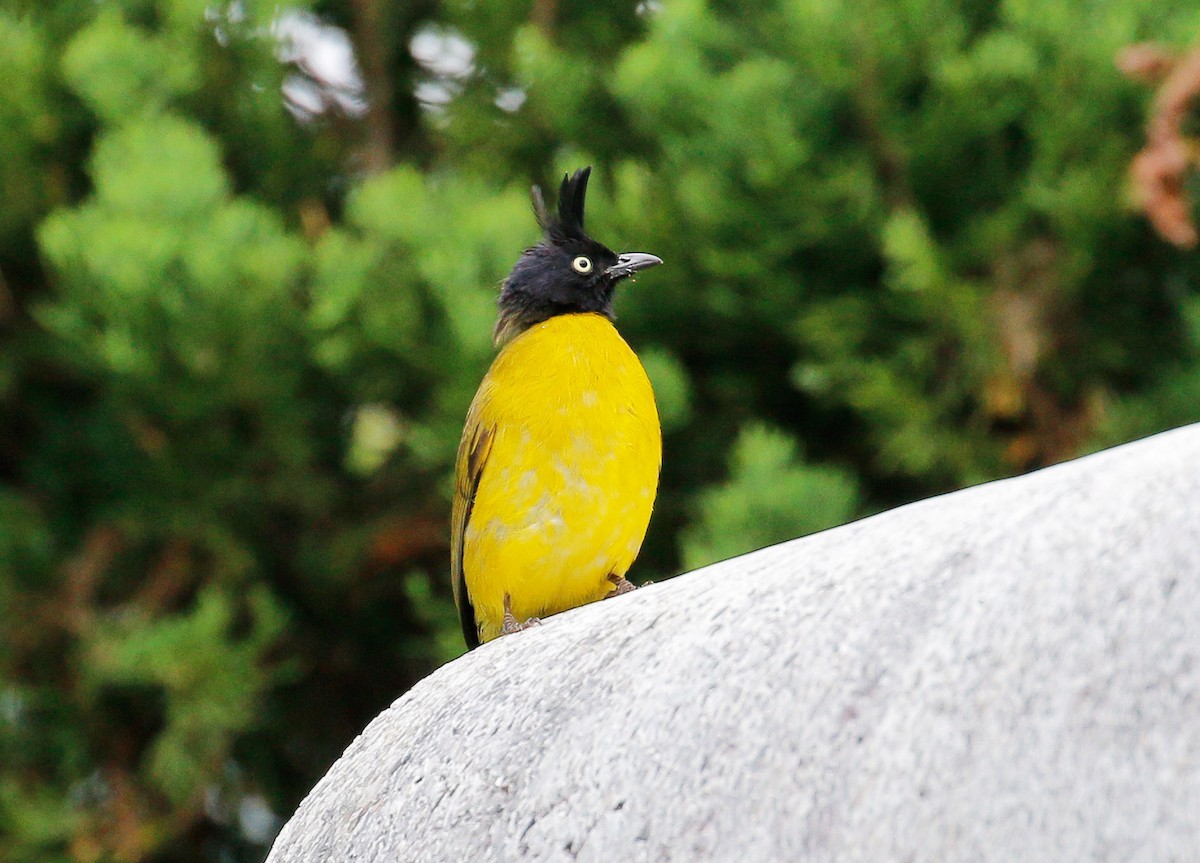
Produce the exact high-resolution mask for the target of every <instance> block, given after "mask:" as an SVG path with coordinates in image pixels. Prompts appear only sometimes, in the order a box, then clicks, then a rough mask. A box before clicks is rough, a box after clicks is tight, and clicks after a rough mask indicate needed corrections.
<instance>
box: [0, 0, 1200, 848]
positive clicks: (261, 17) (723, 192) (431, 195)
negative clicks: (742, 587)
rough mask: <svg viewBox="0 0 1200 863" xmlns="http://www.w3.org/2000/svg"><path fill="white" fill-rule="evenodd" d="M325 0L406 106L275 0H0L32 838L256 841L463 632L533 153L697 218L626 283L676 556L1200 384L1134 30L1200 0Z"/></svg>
mask: <svg viewBox="0 0 1200 863" xmlns="http://www.w3.org/2000/svg"><path fill="white" fill-rule="evenodd" d="M302 5H303V4H302ZM310 5H311V8H313V9H315V10H317V11H319V12H320V13H321V14H322V15H324V16H327V17H328V19H329V20H331V21H333V22H335V23H337V24H340V25H342V26H344V27H346V28H347V29H348V30H349V31H350V32H351V34H352V35H353V37H354V39H355V42H356V48H357V50H358V56H359V58H360V66H361V69H362V71H363V73H364V75H365V76H366V77H367V79H368V80H367V92H368V95H369V96H370V97H371V98H372V99H373V100H374V101H373V103H372V108H371V110H370V111H369V112H368V113H367V115H366V116H364V117H358V116H352V115H343V114H339V113H338V112H337V111H336V110H331V111H326V112H325V113H323V114H322V115H321V116H320V117H318V118H316V119H315V120H313V121H311V122H307V123H301V122H298V121H296V120H295V119H294V118H293V117H292V116H291V115H289V113H288V112H287V111H285V110H284V107H283V103H282V100H281V98H280V88H281V85H282V83H283V81H284V79H285V77H287V76H294V78H293V80H292V83H293V84H295V83H296V80H297V79H300V80H306V79H305V77H304V76H305V75H306V74H307V73H306V72H305V70H304V69H302V68H300V67H299V66H296V65H288V64H285V63H282V62H280V60H279V59H278V52H277V46H276V44H275V42H274V37H273V36H272V24H273V20H272V16H275V15H276V14H277V9H276V4H274V3H262V2H240V3H236V4H228V3H223V2H218V3H214V2H212V0H119V2H115V0H114V2H107V3H99V4H98V3H95V2H92V0H63V2H55V3H43V2H32V0H10V2H8V3H7V4H5V6H4V9H2V10H0V56H2V57H3V58H4V62H3V63H2V64H0V88H2V89H3V92H4V98H3V99H0V128H2V129H3V130H4V132H3V134H2V135H0V417H3V421H2V422H0V620H3V621H4V625H3V626H0V765H3V767H2V768H0V859H4V860H14V861H54V860H63V861H68V860H70V861H96V860H110V859H112V860H126V861H137V860H156V861H191V860H255V859H260V858H261V857H262V855H263V854H264V852H265V848H264V846H263V842H264V841H265V837H264V833H263V830H262V829H257V830H255V829H250V828H249V827H247V826H246V824H244V823H242V822H240V821H239V819H238V818H237V817H236V814H235V813H237V812H238V810H239V808H240V807H242V805H243V804H246V805H247V806H250V804H254V805H258V803H259V802H261V801H266V804H267V805H268V806H269V808H270V809H271V810H272V811H274V812H275V813H276V814H277V815H280V816H282V815H286V814H287V813H288V812H290V811H291V810H292V808H293V807H294V806H295V805H296V803H297V802H298V800H299V799H300V797H301V796H302V795H303V794H304V793H305V792H306V791H307V790H308V789H309V788H310V787H311V785H312V783H313V782H315V781H316V779H317V778H318V777H319V776H320V775H321V774H322V773H323V772H324V770H325V769H326V768H327V767H328V765H329V763H330V762H331V761H332V759H333V758H335V757H336V756H337V755H338V754H339V753H340V752H341V751H342V749H343V748H344V747H345V745H346V744H347V743H348V742H349V741H350V740H351V739H352V737H353V736H354V734H356V733H357V732H358V731H359V730H360V729H361V727H362V726H363V725H364V724H365V723H366V721H367V720H368V719H370V718H371V717H372V716H373V715H375V714H376V713H377V712H378V711H379V710H380V709H382V708H383V707H384V706H385V705H386V704H388V703H389V702H391V701H392V700H393V699H395V698H396V697H397V696H398V695H399V694H400V693H401V692H403V691H404V689H405V688H407V687H408V686H409V685H411V684H412V683H413V682H414V681H415V680H417V679H418V678H419V677H421V676H422V675H424V674H425V673H427V672H428V671H429V670H431V669H432V668H433V667H435V666H436V665H437V664H438V663H440V662H443V661H446V660H448V659H450V658H452V657H454V656H455V655H457V654H458V653H459V652H461V650H462V644H461V639H460V636H459V634H458V632H457V629H458V626H457V618H456V614H455V612H454V610H453V607H452V604H451V602H450V598H449V591H448V585H447V583H446V578H445V572H446V568H447V520H448V511H449V501H450V489H451V473H452V465H453V458H454V453H455V448H456V446H457V443H458V436H459V433H460V430H461V423H462V419H463V416H464V414H465V411H466V408H467V405H468V403H469V401H470V398H471V396H472V394H473V392H474V389H475V387H476V385H477V383H478V381H479V378H480V376H481V375H482V374H483V372H484V370H485V369H486V367H487V364H488V362H489V361H490V359H491V356H492V347H491V339H490V336H491V327H492V323H493V319H494V312H495V307H494V300H495V293H496V288H497V286H498V284H499V282H500V280H501V279H502V278H503V277H504V275H505V273H506V272H507V270H508V269H509V267H510V266H511V264H512V262H513V261H514V260H515V259H516V257H517V255H518V254H519V252H520V250H521V249H522V248H523V247H524V246H526V245H528V244H530V243H532V242H534V241H536V239H537V229H536V227H535V225H534V222H533V219H532V217H531V214H530V208H529V203H528V186H529V183H530V182H531V181H538V182H540V183H542V184H543V185H544V186H549V187H551V188H553V186H554V185H555V184H556V181H557V178H558V177H559V176H561V172H563V171H565V170H570V169H574V168H576V167H579V166H580V165H582V164H587V163H595V165H596V172H595V175H594V180H593V183H592V190H591V192H590V208H589V214H588V224H589V228H590V229H591V230H592V231H593V233H594V234H595V235H596V236H597V237H598V238H600V239H601V240H603V241H604V242H606V243H608V244H609V245H611V246H613V247H614V248H619V249H621V250H638V251H647V252H653V253H655V254H658V255H660V256H661V257H662V258H663V259H664V260H665V262H666V263H665V265H664V266H663V267H660V268H656V269H655V270H654V271H653V272H652V273H650V274H647V275H646V276H645V277H644V278H643V279H642V280H640V281H639V282H638V283H637V284H629V285H623V286H622V289H621V291H620V293H619V296H618V299H617V311H618V314H619V326H620V327H621V329H622V332H623V333H624V334H625V335H626V336H627V337H628V338H629V340H630V341H631V343H633V345H634V346H635V348H636V349H637V350H638V352H639V354H640V355H641V356H642V358H643V360H644V363H645V365H646V368H647V371H648V373H649V375H650V377H651V379H652V381H653V383H654V386H655V390H656V393H657V397H658V403H659V409H660V414H661V417H662V420H663V427H664V431H665V459H664V469H663V476H662V482H661V488H660V495H659V500H658V503H657V506H656V511H655V519H654V522H653V523H652V525H651V531H650V535H649V536H648V538H647V542H646V545H645V547H644V549H643V552H642V555H641V557H640V558H639V561H638V564H637V566H636V568H635V570H634V576H635V577H636V578H644V577H664V576H670V575H672V574H675V573H677V572H679V571H680V570H681V569H684V568H690V567H693V566H698V565H701V564H704V563H707V562H710V561H713V560H717V559H720V558H723V557H728V556H731V555H734V554H738V553H742V552H745V551H749V550H750V549H752V548H755V547H758V546H761V545H765V544H768V543H773V542H777V541H780V540H784V539H788V538H790V537H793V536H797V535H800V534H803V533H807V532H810V531H814V530H819V529H822V528H824V527H827V526H829V525H832V524H835V523H838V522H841V521H844V520H846V519H849V518H853V517H856V516H860V515H863V514H865V513H867V512H871V511H875V510H878V509H881V508H884V507H887V506H891V505H895V504H898V503H901V502H904V501H906V500H910V499H914V498H918V497H921V496H926V495H930V494H934V493H938V492H941V491H944V490H947V489H949V488H952V487H955V486H958V485H962V484H965V483H970V482H977V481H981V480H986V479H989V478H993V477H997V476H1002V475H1006V474H1010V473H1014V472H1018V471H1021V470H1025V469H1028V468H1032V467H1036V466H1039V465H1042V464H1046V463H1050V462H1053V461H1056V460H1059V459H1063V458H1067V457H1070V456H1072V455H1075V454H1078V453H1081V452H1085V451H1087V450H1089V449H1093V448H1096V447H1098V446H1100V445H1105V444H1110V443H1115V442H1118V441H1121V440H1125V439H1128V438H1130V437H1134V436H1140V435H1144V434H1149V433H1152V432H1154V431H1156V430H1158V429H1161V428H1164V427H1168V426H1172V425H1178V424H1182V423H1185V422H1190V421H1195V420H1197V419H1200V408H1198V407H1197V405H1200V312H1198V311H1197V310H1198V309H1200V299H1198V295H1197V291H1196V285H1197V284H1200V261H1198V259H1197V258H1196V256H1195V254H1194V253H1193V254H1184V253H1180V252H1178V251H1176V250H1173V249H1171V248H1168V247H1167V246H1165V245H1164V244H1163V243H1162V242H1161V241H1159V240H1158V239H1156V238H1155V237H1154V236H1153V235H1152V234H1151V233H1150V231H1149V229H1148V228H1147V226H1146V225H1145V223H1144V220H1143V219H1142V218H1141V217H1140V216H1139V215H1138V214H1137V213H1135V212H1134V211H1133V208H1132V206H1131V204H1130V196H1129V194H1128V193H1127V191H1126V188H1125V187H1126V176H1127V170H1128V165H1129V161H1130V159H1131V158H1132V156H1133V154H1134V153H1135V152H1136V151H1137V150H1138V149H1139V148H1140V147H1141V145H1142V134H1143V133H1142V129H1143V126H1144V123H1145V117H1146V105H1147V104H1148V103H1149V99H1150V94H1149V92H1148V91H1146V90H1143V89H1140V88H1139V87H1138V86H1137V85H1134V84H1132V83H1130V82H1128V81H1126V80H1124V79H1122V78H1121V77H1120V75H1119V74H1118V72H1117V71H1116V69H1115V67H1114V64H1113V58H1114V55H1115V53H1116V52H1117V51H1118V50H1119V49H1120V48H1122V47H1123V46H1125V45H1128V44H1131V43H1134V42H1138V41H1142V40H1147V39H1153V40H1160V41H1163V42H1165V43H1167V44H1172V45H1178V46H1184V45H1187V44H1189V43H1191V42H1193V41H1194V40H1195V36H1196V27H1197V25H1198V24H1200V19H1197V16H1196V13H1195V8H1194V4H1191V3H1188V2H1185V0H1122V2H1109V3H1095V2H1091V0H1045V2H1041V0H1040V2H1037V3H1033V2H1030V0H1004V2H1001V3H980V2H977V0H886V2H885V0H873V2H871V3H869V4H867V5H865V6H864V5H863V4H852V3H849V2H846V0H787V2H775V0H762V2H754V3H750V4H731V3H715V2H705V0H665V2H662V3H645V4H635V3H633V2H626V0H622V2H603V3H596V2H583V0H562V2H557V3H555V2H543V0H535V2H534V3H533V4H529V3H518V2H515V0H497V2H490V3H486V4H481V3H476V2H465V0H452V2H448V3H445V4H440V5H439V4H433V3H431V2H428V0H422V2H417V3H412V4H388V3H385V2H383V0H362V2H355V3H350V2H348V0H318V2H314V3H312V4H310ZM372 16H376V17H372ZM276 23H277V22H276ZM418 35H424V36H431V37H435V38H441V39H455V38H460V39H462V40H465V42H467V43H469V44H470V46H471V48H472V49H473V51H474V53H473V57H472V60H471V62H470V63H468V64H462V65H461V68H457V69H453V68H443V69H439V68H436V64H434V65H433V66H431V67H429V68H425V67H421V66H419V65H418V64H417V62H416V60H415V59H414V58H413V56H412V55H411V53H410V44H411V43H412V40H413V38H414V36H418ZM310 71H311V70H310ZM307 80H308V83H309V84H310V85H312V86H313V87H315V88H316V90H317V91H318V92H321V90H320V87H321V83H320V82H317V81H313V80H311V78H310V79H307ZM429 87H433V88H434V90H433V92H440V93H441V94H443V97H444V98H443V99H442V100H441V101H440V102H439V103H438V104H436V105H433V104H430V105H425V106H422V105H421V104H420V103H419V100H418V98H417V96H416V95H415V93H417V92H426V89H422V88H429ZM251 808H253V807H251ZM268 820H269V819H268ZM268 827H269V825H268ZM266 832H267V833H269V829H267V831H266Z"/></svg>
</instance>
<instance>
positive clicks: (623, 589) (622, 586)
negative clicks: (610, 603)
mask: <svg viewBox="0 0 1200 863" xmlns="http://www.w3.org/2000/svg"><path fill="white" fill-rule="evenodd" d="M608 580H609V581H611V582H612V583H613V584H614V585H616V588H617V589H616V590H614V591H613V592H612V593H610V594H609V596H620V595H621V594H622V593H629V591H631V590H637V585H636V584H634V583H633V582H632V581H626V580H625V579H624V578H623V577H622V576H620V575H617V574H616V573H612V572H610V573H609V574H608Z"/></svg>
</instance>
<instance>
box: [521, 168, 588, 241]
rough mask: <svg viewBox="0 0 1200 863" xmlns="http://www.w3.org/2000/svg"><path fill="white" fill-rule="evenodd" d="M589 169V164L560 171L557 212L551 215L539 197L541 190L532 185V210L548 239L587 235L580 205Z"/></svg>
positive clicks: (574, 237)
mask: <svg viewBox="0 0 1200 863" xmlns="http://www.w3.org/2000/svg"><path fill="white" fill-rule="evenodd" d="M591 173H592V167H591V165H589V166H588V167H586V168H582V169H580V170H578V171H576V172H575V173H574V174H564V175H563V181H562V186H561V187H559V190H558V213H557V215H555V216H551V215H550V214H549V213H547V212H546V200H545V198H543V197H542V190H541V189H539V188H538V187H537V186H534V187H533V190H532V193H533V212H534V214H535V215H536V216H537V220H538V224H539V225H541V226H542V230H543V231H545V232H546V235H547V236H548V237H550V238H551V239H559V240H566V239H571V240H586V239H587V238H588V236H587V234H586V233H584V230H583V205H584V199H585V198H586V197H587V184H588V177H589V176H591Z"/></svg>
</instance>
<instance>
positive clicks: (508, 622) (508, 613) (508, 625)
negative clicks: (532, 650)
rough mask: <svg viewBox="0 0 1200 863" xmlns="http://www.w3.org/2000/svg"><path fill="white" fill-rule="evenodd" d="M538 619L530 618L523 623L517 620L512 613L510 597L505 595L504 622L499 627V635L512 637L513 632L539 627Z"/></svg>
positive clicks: (539, 620) (539, 621)
mask: <svg viewBox="0 0 1200 863" xmlns="http://www.w3.org/2000/svg"><path fill="white" fill-rule="evenodd" d="M541 625H542V621H541V619H540V618H537V617H531V618H529V619H528V620H526V621H525V622H524V623H521V622H520V621H519V620H517V618H516V616H514V615H513V611H512V597H511V596H509V595H508V594H507V593H506V594H504V622H503V623H502V624H501V625H500V634H501V635H512V634H513V633H514V632H520V631H521V630H522V629H532V628H533V627H535V626H541Z"/></svg>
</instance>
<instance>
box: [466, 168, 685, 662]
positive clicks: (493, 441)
mask: <svg viewBox="0 0 1200 863" xmlns="http://www.w3.org/2000/svg"><path fill="white" fill-rule="evenodd" d="M590 173H591V168H584V169H583V170H581V171H576V172H575V174H573V175H572V176H569V177H564V178H563V182H562V187H561V189H560V190H559V200H558V212H557V215H549V214H547V211H546V205H545V202H544V201H543V199H542V195H541V191H540V190H539V189H538V188H537V187H534V189H533V203H534V211H535V213H536V215H537V219H538V224H539V225H541V227H542V229H543V231H544V232H545V236H544V237H543V239H542V241H541V242H539V243H538V244H537V245H536V246H533V247H532V248H529V249H526V250H525V252H524V254H522V255H521V258H520V259H519V260H518V261H517V263H516V265H515V266H514V267H513V269H512V272H511V273H510V274H509V276H508V278H507V279H505V281H504V285H503V287H502V288H501V291H500V299H499V303H498V305H499V317H498V320H497V322H496V330H495V341H496V345H497V346H498V347H499V348H500V353H499V355H498V356H497V357H496V359H495V361H494V362H493V363H492V367H491V368H490V369H489V370H488V373H487V375H486V376H485V377H484V379H483V382H482V383H481V384H480V385H479V391H478V392H477V393H476V394H475V399H474V401H472V403H471V408H470V410H469V411H468V413H467V423H466V428H465V429H464V430H463V436H462V442H461V443H460V444H459V448H458V461H457V468H456V482H455V490H454V516H453V522H452V543H451V546H452V548H451V570H452V572H451V577H452V581H453V585H454V601H455V603H456V604H457V606H458V613H459V619H460V620H461V621H462V628H463V636H464V637H465V638H466V641H467V646H468V647H470V648H474V647H477V646H479V644H480V643H482V642H484V641H490V640H491V639H493V638H496V637H497V636H500V635H504V634H507V633H510V632H515V631H518V630H521V629H524V628H526V627H527V626H531V625H533V624H535V623H537V622H538V618H539V617H544V616H546V615H551V614H555V613H557V612H560V611H565V610H566V609H568V608H574V607H575V606H577V605H583V604H584V603H588V602H593V601H595V600H597V599H603V598H604V597H606V596H608V595H610V594H612V593H624V592H625V591H627V590H632V589H633V585H632V584H631V583H630V582H628V581H626V580H625V573H626V572H627V571H628V570H629V567H630V565H631V564H632V563H633V560H634V558H635V557H637V554H638V550H639V549H640V548H641V545H642V538H643V537H644V536H645V534H646V526H647V524H649V521H650V510H651V509H652V508H653V506H654V496H655V492H656V490H657V488H658V471H659V467H660V466H661V464H662V432H661V430H660V428H659V424H658V410H657V409H656V407H655V405H654V392H653V391H652V390H651V388H650V381H649V380H648V379H647V377H646V372H645V370H644V369H643V368H642V364H641V363H640V362H638V358H637V356H636V355H635V354H634V352H633V351H632V350H631V349H630V347H629V345H627V344H626V343H625V340H624V339H622V338H621V336H620V335H619V334H618V333H617V330H616V328H615V327H613V324H612V321H613V311H612V297H613V289H614V288H615V287H616V285H617V283H618V282H620V281H621V280H622V279H624V278H626V277H628V276H632V275H633V274H634V273H636V272H638V271H639V270H644V269H646V268H647V267H652V266H655V265H656V264H661V263H662V261H661V260H660V259H659V258H657V257H655V256H654V255H647V254H644V253H641V252H629V253H625V254H621V255H618V254H616V253H615V252H612V251H611V250H609V249H608V248H607V247H605V246H604V245H602V244H600V243H598V242H596V241H595V240H593V239H591V238H590V237H588V235H587V234H586V233H584V230H583V205H584V197H585V195H586V194H587V182H588V175H589V174H590Z"/></svg>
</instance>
